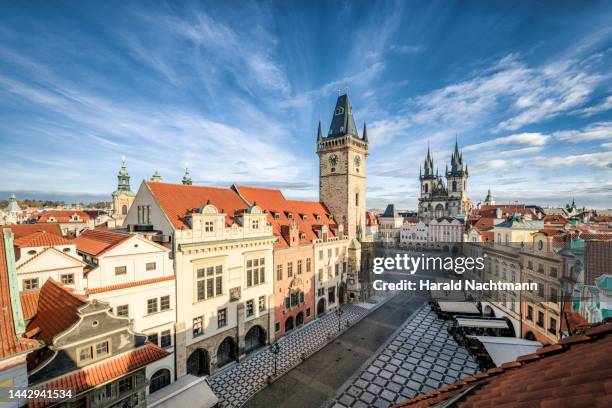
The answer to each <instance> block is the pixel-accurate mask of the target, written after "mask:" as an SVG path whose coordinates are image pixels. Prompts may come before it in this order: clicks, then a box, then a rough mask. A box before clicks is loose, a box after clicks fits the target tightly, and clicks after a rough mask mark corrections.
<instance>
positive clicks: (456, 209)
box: [418, 142, 472, 221]
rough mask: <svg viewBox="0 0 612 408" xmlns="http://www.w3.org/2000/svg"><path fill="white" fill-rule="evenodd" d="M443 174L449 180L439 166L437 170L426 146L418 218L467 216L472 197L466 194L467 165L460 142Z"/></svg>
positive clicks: (421, 174) (456, 145)
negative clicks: (441, 174) (460, 148)
mask: <svg viewBox="0 0 612 408" xmlns="http://www.w3.org/2000/svg"><path fill="white" fill-rule="evenodd" d="M444 177H445V178H446V182H444V180H443V177H442V176H440V175H439V173H438V170H437V169H436V170H435V172H434V162H433V157H432V156H431V152H430V150H429V148H427V156H426V157H425V164H424V168H423V169H422V170H420V171H419V180H420V183H421V196H420V198H419V211H418V217H419V219H422V220H426V221H427V220H431V219H432V218H439V217H456V216H465V215H467V214H468V213H469V212H470V210H471V209H472V201H471V200H470V198H469V197H468V195H467V179H468V177H469V172H468V166H467V164H464V162H463V154H462V153H461V152H460V151H459V145H458V144H457V142H455V150H454V152H453V154H452V156H451V167H450V169H449V168H448V165H447V166H446V172H445V174H444Z"/></svg>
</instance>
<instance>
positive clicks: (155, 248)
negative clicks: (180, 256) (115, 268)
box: [101, 235, 170, 258]
mask: <svg viewBox="0 0 612 408" xmlns="http://www.w3.org/2000/svg"><path fill="white" fill-rule="evenodd" d="M152 252H158V253H161V252H170V249H168V248H165V247H163V246H161V245H158V244H156V243H154V242H153V241H150V240H148V239H146V238H143V237H140V236H138V235H132V237H131V238H130V239H127V240H125V241H123V242H121V243H120V244H118V245H115V246H114V247H112V248H111V249H109V250H108V251H106V252H105V253H104V254H103V255H102V256H101V258H104V257H108V256H122V255H138V254H150V253H152Z"/></svg>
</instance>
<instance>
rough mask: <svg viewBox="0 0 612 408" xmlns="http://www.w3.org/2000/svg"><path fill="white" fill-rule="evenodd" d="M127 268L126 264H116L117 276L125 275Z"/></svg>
mask: <svg viewBox="0 0 612 408" xmlns="http://www.w3.org/2000/svg"><path fill="white" fill-rule="evenodd" d="M126 273H127V268H126V267H125V266H115V276H120V275H125V274H126Z"/></svg>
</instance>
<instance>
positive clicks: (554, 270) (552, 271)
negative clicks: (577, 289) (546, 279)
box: [550, 266, 557, 278]
mask: <svg viewBox="0 0 612 408" xmlns="http://www.w3.org/2000/svg"><path fill="white" fill-rule="evenodd" d="M550 276H551V277H553V278H556V277H557V268H556V267H554V266H551V267H550Z"/></svg>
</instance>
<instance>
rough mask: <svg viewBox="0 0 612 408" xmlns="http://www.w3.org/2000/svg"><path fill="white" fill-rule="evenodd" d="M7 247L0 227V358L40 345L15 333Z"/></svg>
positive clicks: (24, 351)
mask: <svg viewBox="0 0 612 408" xmlns="http://www.w3.org/2000/svg"><path fill="white" fill-rule="evenodd" d="M5 247H6V245H5V241H4V233H2V231H1V229H0V305H2V307H0V360H3V359H5V358H9V357H12V356H14V355H16V354H21V353H26V352H28V351H30V350H33V349H35V348H37V347H39V345H40V344H39V342H38V341H35V340H29V339H24V338H19V337H17V334H16V333H15V322H14V320H13V308H12V306H11V293H10V288H9V272H8V264H7V254H6V250H5ZM10 248H12V245H11V246H10ZM16 295H17V294H16V293H15V296H16Z"/></svg>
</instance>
